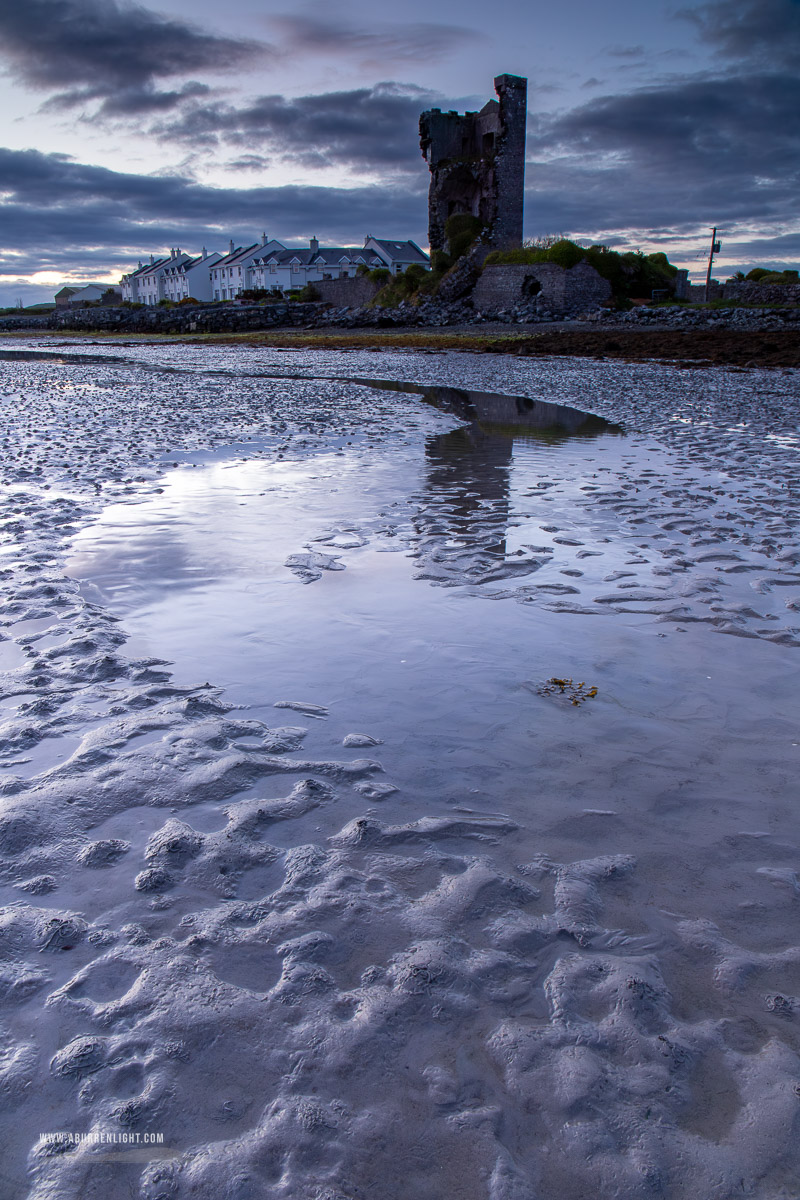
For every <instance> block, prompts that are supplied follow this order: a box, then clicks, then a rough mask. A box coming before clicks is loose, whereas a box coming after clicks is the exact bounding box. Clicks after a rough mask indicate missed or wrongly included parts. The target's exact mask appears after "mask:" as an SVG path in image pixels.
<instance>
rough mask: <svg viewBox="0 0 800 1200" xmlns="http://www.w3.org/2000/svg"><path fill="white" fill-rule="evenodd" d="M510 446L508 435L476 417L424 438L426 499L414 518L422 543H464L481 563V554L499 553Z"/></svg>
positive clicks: (506, 509) (506, 504)
mask: <svg viewBox="0 0 800 1200" xmlns="http://www.w3.org/2000/svg"><path fill="white" fill-rule="evenodd" d="M513 449H514V439H513V438H512V437H509V436H508V435H507V434H503V433H500V434H498V433H491V432H489V431H487V430H485V429H483V428H481V426H480V425H479V424H478V422H477V421H473V422H471V423H470V424H469V425H462V427H461V428H460V429H454V430H452V432H450V433H445V434H441V435H440V436H439V437H431V438H428V440H427V441H426V443H425V457H426V461H427V472H426V494H427V497H429V498H430V501H431V503H430V506H427V505H426V506H425V507H423V509H422V511H421V512H420V515H419V519H418V522H417V530H418V532H419V534H420V535H421V537H422V538H423V539H424V542H423V545H424V544H427V545H429V546H430V539H431V538H434V539H436V540H440V541H441V543H442V547H443V548H444V547H446V545H447V542H448V541H457V542H461V543H467V544H468V546H469V547H470V557H474V556H475V555H476V554H477V555H479V556H480V559H481V562H482V563H483V562H484V561H485V559H486V557H487V556H488V557H489V560H490V562H491V561H494V560H497V559H499V560H501V561H502V560H503V559H504V558H505V553H506V530H507V528H508V514H509V482H510V481H509V472H510V467H511V460H512V456H513ZM420 548H421V549H423V548H422V547H420ZM454 549H459V547H454ZM424 553H425V552H424V549H423V554H424ZM434 557H436V554H435V553H434ZM486 566H489V562H486Z"/></svg>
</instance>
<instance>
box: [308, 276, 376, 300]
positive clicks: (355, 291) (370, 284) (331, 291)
mask: <svg viewBox="0 0 800 1200" xmlns="http://www.w3.org/2000/svg"><path fill="white" fill-rule="evenodd" d="M382 286H383V285H382V284H380V283H375V282H374V281H373V280H372V279H368V278H367V276H366V275H355V276H351V277H350V278H349V279H319V280H317V281H316V282H315V283H314V284H312V287H314V288H315V289H316V290H317V291H318V292H319V294H320V298H321V299H322V300H324V301H325V302H326V304H333V305H335V306H336V307H337V308H360V307H361V305H362V304H369V302H370V300H374V299H375V297H376V296H377V294H378V292H379V291H380V290H381V287H382Z"/></svg>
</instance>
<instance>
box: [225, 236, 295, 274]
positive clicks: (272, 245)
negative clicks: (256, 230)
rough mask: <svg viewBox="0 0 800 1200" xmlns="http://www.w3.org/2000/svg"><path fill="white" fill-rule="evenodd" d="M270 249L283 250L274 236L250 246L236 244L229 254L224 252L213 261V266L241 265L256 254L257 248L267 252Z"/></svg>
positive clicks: (281, 244)
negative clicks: (219, 257)
mask: <svg viewBox="0 0 800 1200" xmlns="http://www.w3.org/2000/svg"><path fill="white" fill-rule="evenodd" d="M270 249H279V250H284V249H285V246H284V245H283V242H277V241H276V240H275V239H274V238H272V239H271V240H270V241H268V242H267V243H266V244H263V243H262V242H255V243H254V244H253V245H252V246H237V247H236V248H235V249H234V250H233V251H232V252H231V253H230V254H225V255H223V257H222V258H221V259H220V260H219V261H218V262H215V263H214V266H215V267H234V266H243V265H244V263H245V262H246V261H248V260H249V259H250V258H251V257H252V256H253V255H257V252H258V251H259V250H262V251H265V252H269V251H270Z"/></svg>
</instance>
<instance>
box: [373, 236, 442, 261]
mask: <svg viewBox="0 0 800 1200" xmlns="http://www.w3.org/2000/svg"><path fill="white" fill-rule="evenodd" d="M369 240H370V242H373V243H374V244H375V245H376V246H380V248H381V250H383V252H384V253H385V254H386V255H387V256H388V257H389V258H390V259H392V261H394V262H417V263H422V265H423V266H428V264H429V263H430V259H429V258H428V255H427V254H426V253H425V252H424V250H420V248H419V246H418V245H417V243H416V242H411V241H405V242H399V241H398V242H395V241H392V240H390V239H389V238H376V237H370V239H369Z"/></svg>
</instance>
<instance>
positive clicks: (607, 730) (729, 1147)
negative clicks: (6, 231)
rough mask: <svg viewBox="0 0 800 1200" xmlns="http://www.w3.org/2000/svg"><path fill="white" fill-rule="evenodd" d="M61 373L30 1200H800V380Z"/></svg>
mask: <svg viewBox="0 0 800 1200" xmlns="http://www.w3.org/2000/svg"><path fill="white" fill-rule="evenodd" d="M4 348H9V349H10V348H11V346H10V343H5V346H4ZM16 348H18V349H20V350H22V351H25V350H29V349H32V350H39V351H42V350H46V349H47V348H46V347H45V346H44V345H42V343H41V342H39V341H37V342H36V343H35V344H29V343H23V342H19V343H17V344H16ZM51 353H53V354H54V355H55V356H56V357H54V358H52V359H47V358H40V357H36V356H31V357H29V358H28V359H27V360H26V359H25V358H18V359H16V360H8V359H7V360H5V361H2V359H1V358H0V372H1V373H2V383H0V391H1V392H2V396H1V397H0V403H2V405H3V409H4V417H5V422H4V423H5V424H6V426H7V429H8V432H7V434H6V435H5V445H4V455H3V461H2V473H3V480H2V487H3V493H2V494H3V524H2V536H3V541H2V544H0V549H1V550H2V556H0V571H2V576H1V577H2V582H3V607H2V609H0V621H2V625H1V626H0V631H1V635H2V640H0V668H2V675H0V682H2V690H1V691H0V704H1V705H2V725H0V737H2V743H1V745H2V767H3V770H2V779H0V787H2V797H3V808H2V812H1V813H0V847H1V848H2V864H1V865H2V879H3V886H2V892H3V895H2V900H3V903H4V904H5V905H6V908H5V909H4V910H3V922H4V931H5V936H4V940H3V943H2V952H3V956H4V958H3V962H2V974H0V985H1V986H2V991H1V992H0V1003H2V1015H1V1018H0V1019H2V1022H3V1025H4V1027H5V1029H6V1032H7V1039H6V1052H5V1056H4V1058H3V1061H2V1071H3V1091H2V1095H3V1097H4V1101H3V1104H4V1107H3V1109H2V1110H0V1120H2V1121H3V1123H4V1125H5V1141H6V1144H11V1145H12V1146H13V1151H12V1153H10V1154H9V1155H8V1156H7V1158H6V1159H5V1161H4V1164H3V1167H2V1172H3V1175H4V1186H5V1188H6V1191H7V1194H8V1195H9V1196H17V1195H18V1196H27V1195H30V1196H32V1197H35V1200H44V1197H47V1198H48V1200H49V1198H50V1197H59V1198H60V1197H76V1198H77V1197H81V1198H83V1197H97V1198H98V1200H99V1198H100V1197H103V1198H104V1200H106V1198H112V1200H116V1197H126V1198H127V1197H129V1196H130V1195H134V1196H141V1197H143V1198H145V1200H156V1198H160V1197H164V1196H169V1197H176V1198H178V1200H183V1198H184V1197H186V1198H188V1197H193V1198H194V1197H202V1198H205V1197H208V1198H209V1200H211V1198H212V1197H214V1198H216V1197H217V1196H221V1195H231V1196H236V1197H237V1200H239V1198H244V1197H250V1196H252V1197H254V1198H256V1197H261V1196H263V1195H265V1194H269V1195H271V1196H275V1197H286V1198H287V1200H289V1198H290V1197H291V1198H292V1200H295V1198H298V1197H299V1198H301V1200H305V1198H306V1197H308V1200H311V1198H312V1197H314V1198H315V1200H316V1198H319V1197H325V1198H326V1200H357V1198H360V1197H370V1198H371V1197H373V1196H375V1195H381V1196H385V1197H387V1200H394V1198H397V1200H406V1198H407V1197H408V1196H409V1195H413V1196H415V1197H420V1198H430V1200H441V1198H443V1197H448V1198H449V1197H451V1196H452V1197H459V1198H460V1197H464V1198H466V1200H473V1197H474V1198H475V1200H478V1198H481V1200H483V1198H484V1197H487V1198H490V1200H531V1198H532V1197H537V1198H538V1197H542V1198H544V1197H548V1198H549V1197H553V1196H559V1197H564V1198H565V1200H573V1198H574V1200H583V1197H585V1196H587V1195H601V1196H603V1197H606V1196H608V1197H617V1196H618V1197H625V1198H628V1197H636V1198H638V1197H649V1196H668V1197H676V1198H681V1200H683V1198H684V1197H686V1198H687V1200H688V1198H689V1197H696V1196H698V1195H702V1196H704V1197H706V1196H707V1197H715V1198H716V1197H718V1198H719V1200H723V1198H727V1197H729V1196H731V1195H742V1196H752V1197H758V1198H759V1200H761V1198H762V1197H763V1198H769V1200H772V1198H774V1200H778V1198H780V1200H789V1198H791V1197H793V1196H794V1195H795V1194H796V1192H797V1187H798V1156H797V1150H796V1137H795V1130H796V1125H797V1119H798V1108H799V1106H800V1100H799V1099H798V1090H799V1088H800V1058H798V1049H799V1047H798V1037H797V1021H798V1013H800V937H799V936H798V927H797V913H796V907H797V897H798V895H800V882H799V881H798V876H797V874H796V872H797V866H798V857H799V856H800V822H799V821H798V817H797V812H796V782H795V781H796V777H797V768H796V756H797V754H798V752H800V747H799V746H798V743H800V735H798V730H797V722H796V719H795V716H794V704H793V695H794V690H795V687H796V666H795V663H796V661H797V659H796V656H797V650H798V644H800V619H798V611H800V570H798V567H799V566H800V541H798V531H797V515H796V514H797V506H796V495H797V491H798V489H799V488H800V462H799V461H798V448H799V447H800V442H799V441H798V378H799V377H798V375H797V373H795V372H787V373H785V374H779V373H775V372H759V371H749V372H747V373H745V374H742V373H736V372H729V371H726V370H719V371H714V372H708V371H704V370H695V369H687V368H680V367H675V366H669V365H660V364H642V365H638V366H636V365H622V364H617V363H610V362H591V361H579V360H577V359H550V360H543V361H530V360H527V359H512V358H508V357H505V358H504V357H499V356H495V357H488V356H487V357H480V358H478V357H476V356H474V355H459V354H447V355H436V356H431V357H428V356H421V355H417V354H413V353H409V352H405V353H402V352H398V353H390V352H387V353H386V354H383V355H381V356H380V359H379V360H378V359H377V358H376V357H375V356H374V355H359V354H357V353H351V354H347V355H342V354H341V353H336V352H330V353H328V352H324V351H317V352H309V351H305V350H297V351H294V352H292V351H288V352H285V351H279V350H271V349H265V350H250V349H242V348H237V347H213V348H212V347H204V346H188V345H184V346H175V347H172V346H170V347H163V346H147V345H143V346H140V347H128V348H127V349H125V350H120V349H119V348H118V347H110V348H109V349H108V350H103V349H102V348H98V347H94V348H93V349H92V351H91V352H86V351H84V352H83V353H84V356H85V359H84V361H81V360H80V359H78V360H77V361H73V362H70V361H69V355H70V354H71V353H72V351H70V350H65V349H61V348H58V347H53V348H51ZM378 361H379V362H380V372H381V373H380V375H378V372H377V371H376V362H378ZM348 376H349V380H348V378H347V377H348ZM392 382H393V383H394V386H388V387H387V383H392ZM397 384H400V385H402V390H398V388H397ZM413 385H417V387H416V388H415V387H414V386H413ZM546 406H552V407H546ZM556 406H560V408H559V407H556ZM570 409H571V410H573V412H572V413H571V412H570V411H569V410H570ZM575 409H578V410H579V412H578V414H577V415H574V410H575ZM537 414H538V416H540V417H541V418H542V423H540V424H537V421H536V418H537ZM582 414H584V415H582ZM587 414H588V415H587ZM552 678H564V679H572V680H573V685H572V689H567V691H566V692H565V693H564V694H562V693H561V692H560V690H559V689H558V688H553V687H552V686H551V685H549V684H548V681H549V680H551V679H552ZM581 682H583V683H584V684H585V687H584V690H583V692H576V691H575V688H576V687H577V685H578V684H579V683H581ZM592 687H596V688H597V694H596V696H593V697H591V698H586V699H584V700H583V702H582V703H578V704H572V703H571V702H570V699H569V692H570V690H572V692H573V694H575V695H576V696H577V698H578V699H581V698H582V697H584V696H586V695H587V692H588V689H589V688H592ZM50 1130H70V1131H74V1132H89V1131H102V1132H104V1133H114V1134H119V1133H133V1134H139V1135H140V1137H141V1138H142V1139H143V1138H144V1137H145V1135H148V1134H149V1135H156V1134H158V1133H163V1134H164V1137H165V1141H164V1143H163V1146H161V1147H159V1148H157V1149H150V1150H148V1149H146V1148H145V1146H144V1145H143V1144H137V1145H135V1146H133V1147H130V1146H128V1147H126V1146H124V1145H113V1146H112V1147H111V1148H110V1147H109V1145H107V1144H106V1145H103V1144H101V1145H90V1144H83V1145H81V1146H79V1147H77V1148H73V1147H66V1146H63V1145H62V1146H60V1147H56V1148H55V1149H54V1147H53V1146H52V1145H45V1144H43V1143H42V1142H41V1141H39V1140H38V1139H39V1135H40V1134H41V1133H43V1132H46V1131H50ZM398 1164H402V1170H399V1169H398Z"/></svg>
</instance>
